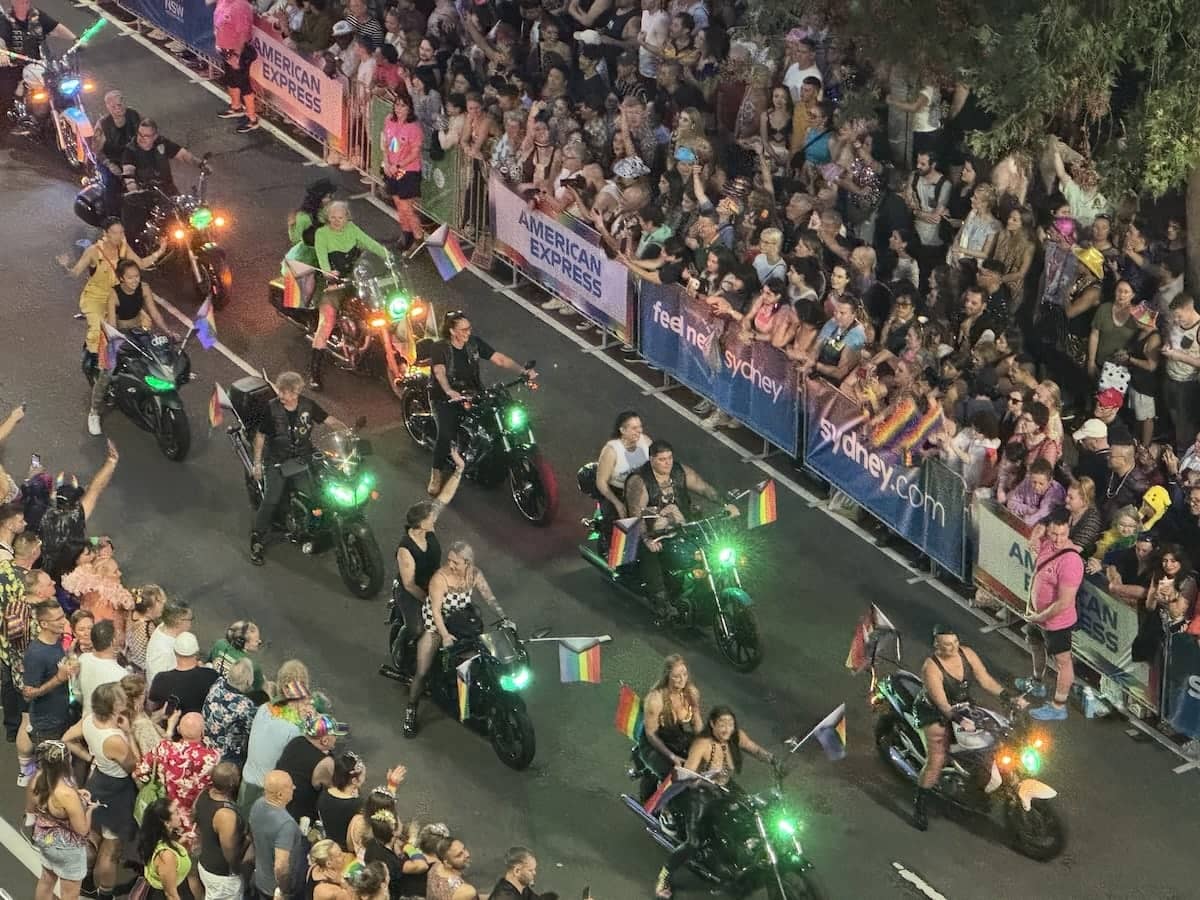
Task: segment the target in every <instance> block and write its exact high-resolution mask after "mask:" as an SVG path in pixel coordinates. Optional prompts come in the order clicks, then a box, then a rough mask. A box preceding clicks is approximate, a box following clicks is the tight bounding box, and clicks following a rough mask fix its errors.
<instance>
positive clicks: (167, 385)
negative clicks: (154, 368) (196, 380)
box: [142, 375, 175, 394]
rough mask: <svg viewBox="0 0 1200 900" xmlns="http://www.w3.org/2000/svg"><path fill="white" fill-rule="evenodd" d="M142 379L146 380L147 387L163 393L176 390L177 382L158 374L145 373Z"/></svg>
mask: <svg viewBox="0 0 1200 900" xmlns="http://www.w3.org/2000/svg"><path fill="white" fill-rule="evenodd" d="M142 380H143V381H144V382H146V387H148V388H150V390H152V391H154V392H155V393H159V394H163V393H166V392H167V391H173V390H175V382H174V381H168V380H167V379H166V378H159V377H158V376H157V375H143V376H142Z"/></svg>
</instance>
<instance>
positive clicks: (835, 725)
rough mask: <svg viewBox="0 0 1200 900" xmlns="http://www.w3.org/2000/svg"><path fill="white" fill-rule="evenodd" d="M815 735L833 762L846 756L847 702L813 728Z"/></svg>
mask: <svg viewBox="0 0 1200 900" xmlns="http://www.w3.org/2000/svg"><path fill="white" fill-rule="evenodd" d="M813 737H815V738H816V739H817V743H819V744H820V745H821V749H822V750H824V751H825V755H826V756H828V757H829V758H830V759H831V760H832V761H833V762H837V761H838V760H839V759H845V758H846V704H845V703H843V704H842V705H841V706H839V707H838V708H837V709H835V710H834V711H833V712H831V713H830V714H829V715H827V716H826V717H825V718H824V719H822V720H821V721H820V722H819V723H818V724H817V727H816V728H814V729H813Z"/></svg>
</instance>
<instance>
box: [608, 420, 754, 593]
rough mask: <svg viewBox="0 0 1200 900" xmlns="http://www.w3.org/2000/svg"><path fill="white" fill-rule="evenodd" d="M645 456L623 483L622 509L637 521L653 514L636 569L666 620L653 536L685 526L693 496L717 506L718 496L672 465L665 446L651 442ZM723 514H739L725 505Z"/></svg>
mask: <svg viewBox="0 0 1200 900" xmlns="http://www.w3.org/2000/svg"><path fill="white" fill-rule="evenodd" d="M649 454H650V459H649V460H648V461H647V462H646V463H645V464H644V465H643V466H642V467H641V468H639V469H637V470H636V471H635V472H632V473H630V475H629V477H628V478H627V479H626V480H625V507H626V509H627V510H628V512H629V515H630V516H639V517H640V516H642V514H643V513H644V512H645V511H646V510H647V509H651V510H654V511H655V518H653V519H652V520H651V521H649V522H647V523H646V527H645V528H643V529H642V540H641V546H640V547H639V549H638V569H639V572H640V574H641V576H642V579H643V580H644V581H645V582H646V587H647V589H648V591H649V595H650V596H649V599H650V602H651V604H652V605H653V606H654V609H655V611H656V612H657V613H658V614H659V615H660V616H666V615H668V614H669V613H670V611H671V604H670V602H669V600H668V597H667V584H666V579H665V578H664V576H663V567H662V561H661V559H660V557H659V553H660V552H661V550H662V548H663V544H662V542H661V541H659V540H656V539H655V537H654V536H655V534H659V533H662V532H664V531H667V530H669V529H671V528H674V527H676V526H678V525H682V524H684V523H685V522H687V520H688V518H689V517H690V516H691V514H692V494H693V493H696V494H699V495H701V496H702V497H705V498H707V499H708V500H711V501H712V502H713V503H720V502H721V495H720V494H719V493H717V490H716V488H714V487H712V485H710V484H709V483H708V482H707V481H705V480H704V479H703V478H701V477H700V476H699V475H697V474H696V471H695V469H693V468H692V467H691V466H687V465H684V464H683V463H678V462H676V461H675V450H674V448H673V447H672V446H671V445H670V444H669V443H668V442H666V441H655V442H654V443H652V444H651V445H650V450H649ZM725 510H726V511H727V512H728V513H729V515H731V516H736V515H739V514H740V510H739V509H738V508H737V507H736V506H734V505H733V504H732V503H728V504H726V505H725Z"/></svg>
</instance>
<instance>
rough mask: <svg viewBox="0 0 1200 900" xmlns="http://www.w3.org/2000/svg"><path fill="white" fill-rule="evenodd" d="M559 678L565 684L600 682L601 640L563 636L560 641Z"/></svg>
mask: <svg viewBox="0 0 1200 900" xmlns="http://www.w3.org/2000/svg"><path fill="white" fill-rule="evenodd" d="M558 679H559V681H561V682H562V683H563V684H571V683H573V682H576V681H586V682H588V683H590V684H599V683H600V640H599V639H598V638H563V639H562V640H561V641H559V643H558Z"/></svg>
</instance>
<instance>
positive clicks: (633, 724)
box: [613, 684, 642, 740]
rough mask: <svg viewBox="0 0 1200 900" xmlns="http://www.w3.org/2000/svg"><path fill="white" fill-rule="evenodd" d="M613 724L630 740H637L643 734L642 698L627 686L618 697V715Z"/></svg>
mask: <svg viewBox="0 0 1200 900" xmlns="http://www.w3.org/2000/svg"><path fill="white" fill-rule="evenodd" d="M613 724H614V725H615V726H616V727H617V731H619V732H621V734H623V735H625V737H627V738H629V739H630V740H637V738H638V735H639V734H641V731H642V698H641V697H639V696H638V695H637V691H635V690H634V689H633V688H631V687H630V686H629V685H627V684H622V685H621V693H620V694H619V695H618V696H617V715H616V718H615V719H614V720H613Z"/></svg>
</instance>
